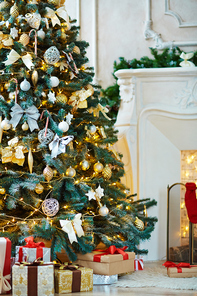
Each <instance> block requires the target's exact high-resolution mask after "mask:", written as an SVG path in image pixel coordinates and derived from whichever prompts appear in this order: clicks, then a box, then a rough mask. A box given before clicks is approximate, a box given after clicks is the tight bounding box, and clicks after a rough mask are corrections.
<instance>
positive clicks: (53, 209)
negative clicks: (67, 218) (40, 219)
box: [42, 198, 59, 217]
mask: <svg viewBox="0 0 197 296" xmlns="http://www.w3.org/2000/svg"><path fill="white" fill-rule="evenodd" d="M42 211H43V213H44V214H45V215H47V216H49V217H53V216H55V215H56V214H57V213H58V211H59V202H58V201H57V199H55V198H47V199H45V200H44V201H43V203H42Z"/></svg>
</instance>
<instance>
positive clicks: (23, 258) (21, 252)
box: [15, 236, 51, 262]
mask: <svg viewBox="0 0 197 296" xmlns="http://www.w3.org/2000/svg"><path fill="white" fill-rule="evenodd" d="M33 240H34V238H33V236H30V237H27V238H25V241H26V245H25V246H16V257H15V261H16V262H33V261H34V260H35V259H38V258H42V260H43V261H44V262H50V261H51V249H50V248H45V244H44V243H43V242H38V243H35V242H34V241H33Z"/></svg>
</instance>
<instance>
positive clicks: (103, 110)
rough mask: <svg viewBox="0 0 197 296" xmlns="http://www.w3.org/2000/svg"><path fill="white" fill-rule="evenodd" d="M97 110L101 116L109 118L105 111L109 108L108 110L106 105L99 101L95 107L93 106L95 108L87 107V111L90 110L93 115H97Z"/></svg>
mask: <svg viewBox="0 0 197 296" xmlns="http://www.w3.org/2000/svg"><path fill="white" fill-rule="evenodd" d="M99 111H100V112H101V113H102V114H103V116H104V117H105V118H106V119H108V120H111V118H109V117H108V116H107V115H106V113H108V112H109V110H108V109H107V108H106V107H104V106H102V105H101V104H100V103H98V105H97V107H95V108H94V107H91V108H90V109H89V112H90V113H93V115H94V117H99Z"/></svg>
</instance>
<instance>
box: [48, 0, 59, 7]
mask: <svg viewBox="0 0 197 296" xmlns="http://www.w3.org/2000/svg"><path fill="white" fill-rule="evenodd" d="M47 2H48V3H49V4H52V5H55V6H58V5H59V0H47Z"/></svg>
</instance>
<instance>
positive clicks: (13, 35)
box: [10, 27, 18, 39]
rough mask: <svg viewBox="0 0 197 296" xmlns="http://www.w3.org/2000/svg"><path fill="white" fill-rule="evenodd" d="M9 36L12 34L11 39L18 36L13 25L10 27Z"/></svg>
mask: <svg viewBox="0 0 197 296" xmlns="http://www.w3.org/2000/svg"><path fill="white" fill-rule="evenodd" d="M10 36H12V38H13V39H15V38H16V37H18V30H17V29H16V28H15V27H13V28H11V29H10Z"/></svg>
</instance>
